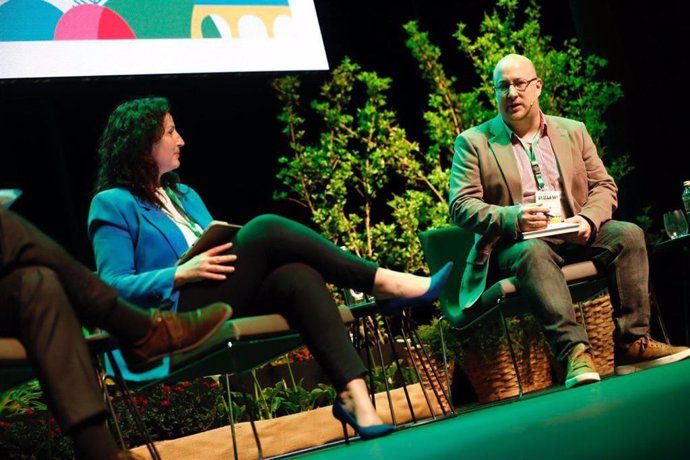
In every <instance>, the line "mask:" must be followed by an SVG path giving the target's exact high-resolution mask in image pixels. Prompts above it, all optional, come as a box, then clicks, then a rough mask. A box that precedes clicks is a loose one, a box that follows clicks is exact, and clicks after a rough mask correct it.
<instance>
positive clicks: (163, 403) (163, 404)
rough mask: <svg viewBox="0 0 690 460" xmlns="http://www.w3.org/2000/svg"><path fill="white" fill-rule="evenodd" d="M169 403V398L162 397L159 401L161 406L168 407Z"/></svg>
mask: <svg viewBox="0 0 690 460" xmlns="http://www.w3.org/2000/svg"><path fill="white" fill-rule="evenodd" d="M169 405H170V400H169V399H164V400H163V401H161V407H168V406H169Z"/></svg>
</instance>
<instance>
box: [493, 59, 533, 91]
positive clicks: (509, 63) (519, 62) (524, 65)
mask: <svg viewBox="0 0 690 460" xmlns="http://www.w3.org/2000/svg"><path fill="white" fill-rule="evenodd" d="M510 67H518V68H520V69H522V70H523V71H528V72H530V74H531V75H533V76H535V77H536V76H537V71H536V69H535V68H534V64H532V61H530V60H529V59H528V58H526V57H525V56H523V55H521V54H508V55H507V56H505V57H503V58H502V59H501V60H500V61H498V63H497V64H496V67H494V74H493V79H494V84H495V83H496V82H497V81H498V79H500V76H501V73H502V72H503V69H505V68H510Z"/></svg>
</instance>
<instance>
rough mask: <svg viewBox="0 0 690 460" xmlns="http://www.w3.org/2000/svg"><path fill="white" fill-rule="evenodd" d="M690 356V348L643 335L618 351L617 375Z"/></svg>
mask: <svg viewBox="0 0 690 460" xmlns="http://www.w3.org/2000/svg"><path fill="white" fill-rule="evenodd" d="M688 357H690V348H688V347H675V346H673V345H668V344H666V343H663V342H657V341H656V340H654V339H652V338H651V337H649V336H643V337H640V338H639V339H637V340H636V341H635V342H633V344H632V345H630V347H628V349H627V350H626V351H618V352H617V353H616V368H615V372H616V375H626V374H632V373H633V372H638V371H642V370H645V369H650V368H652V367H657V366H663V365H664V364H670V363H675V362H676V361H680V360H682V359H686V358H688Z"/></svg>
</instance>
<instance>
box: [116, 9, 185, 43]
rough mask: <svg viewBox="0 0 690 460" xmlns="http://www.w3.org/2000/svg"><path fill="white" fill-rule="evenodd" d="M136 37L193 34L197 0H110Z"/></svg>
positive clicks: (165, 36)
mask: <svg viewBox="0 0 690 460" xmlns="http://www.w3.org/2000/svg"><path fill="white" fill-rule="evenodd" d="M107 6H108V8H110V9H111V10H113V11H115V12H117V13H118V14H119V15H120V16H122V18H123V19H124V20H125V21H127V23H128V24H129V26H130V27H131V28H132V30H133V31H134V33H135V35H136V36H137V38H191V36H192V10H193V9H194V0H174V1H171V0H146V1H141V0H110V1H109V2H108V3H107Z"/></svg>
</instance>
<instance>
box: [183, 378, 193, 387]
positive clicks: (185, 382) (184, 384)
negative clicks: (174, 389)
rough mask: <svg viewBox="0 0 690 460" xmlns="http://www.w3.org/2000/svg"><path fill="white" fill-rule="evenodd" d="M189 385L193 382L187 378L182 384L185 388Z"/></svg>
mask: <svg viewBox="0 0 690 460" xmlns="http://www.w3.org/2000/svg"><path fill="white" fill-rule="evenodd" d="M189 385H191V383H189V382H188V381H187V380H185V381H184V382H182V386H183V387H185V388H187V387H188V386H189Z"/></svg>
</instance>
